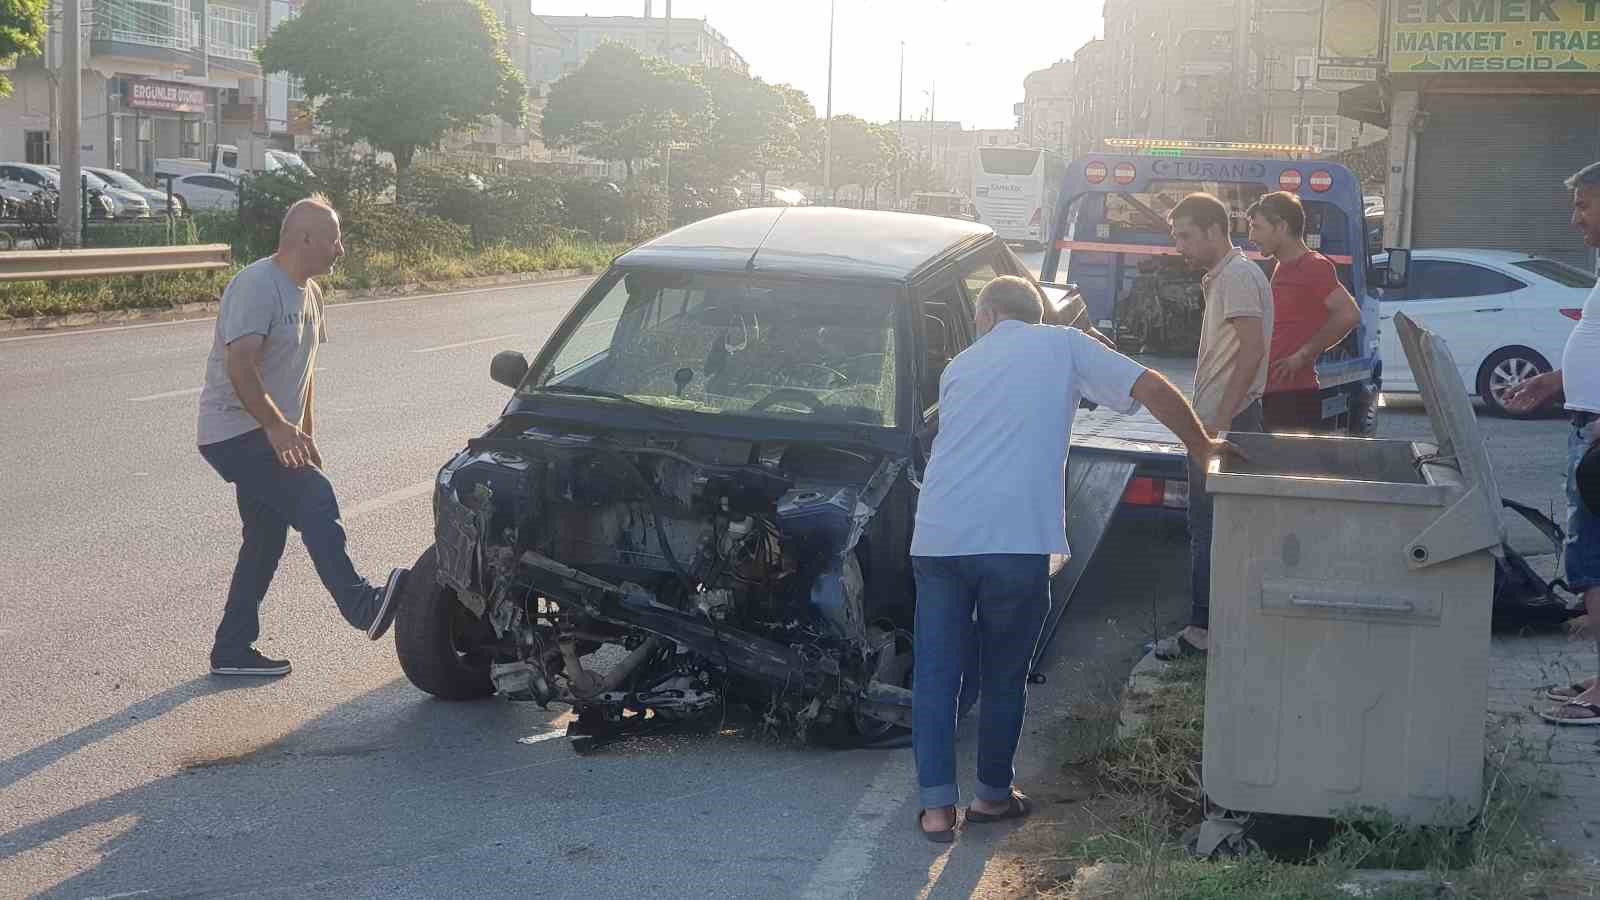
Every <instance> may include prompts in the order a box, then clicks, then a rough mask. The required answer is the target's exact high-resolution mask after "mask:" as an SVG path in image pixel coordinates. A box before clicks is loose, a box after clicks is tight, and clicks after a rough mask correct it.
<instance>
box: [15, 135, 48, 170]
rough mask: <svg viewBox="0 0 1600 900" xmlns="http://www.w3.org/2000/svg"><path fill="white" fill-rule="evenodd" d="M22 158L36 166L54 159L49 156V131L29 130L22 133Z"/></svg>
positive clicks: (46, 163)
mask: <svg viewBox="0 0 1600 900" xmlns="http://www.w3.org/2000/svg"><path fill="white" fill-rule="evenodd" d="M22 145H23V151H22V152H23V160H24V161H25V162H28V163H32V164H33V165H36V166H48V165H50V164H51V163H53V162H55V160H53V159H51V158H50V155H51V151H52V150H54V149H55V148H53V147H51V146H50V132H48V131H29V132H25V133H24V134H23V138H22Z"/></svg>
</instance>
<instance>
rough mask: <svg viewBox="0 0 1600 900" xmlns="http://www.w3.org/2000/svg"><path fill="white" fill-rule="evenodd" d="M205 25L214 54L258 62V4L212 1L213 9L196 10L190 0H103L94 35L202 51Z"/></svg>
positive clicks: (208, 49)
mask: <svg viewBox="0 0 1600 900" xmlns="http://www.w3.org/2000/svg"><path fill="white" fill-rule="evenodd" d="M202 29H206V35H207V37H208V38H209V41H207V42H205V47H204V50H205V52H206V53H207V54H208V55H210V56H215V57H219V58H222V59H237V60H244V61H249V62H253V61H254V60H255V49H256V44H257V41H258V39H259V29H258V16H257V13H256V11H255V10H251V9H242V8H238V7H231V6H221V5H219V4H216V3H212V4H210V7H209V14H208V15H205V16H202V14H201V13H200V12H198V11H195V10H191V9H190V6H189V0H98V2H97V3H96V4H95V9H94V30H93V32H92V37H93V38H94V39H95V40H102V41H115V42H117V43H122V44H136V45H138V46H141V47H159V48H161V49H164V50H176V51H179V52H182V53H199V52H200V51H201V49H202V42H201V40H200V36H201V34H202Z"/></svg>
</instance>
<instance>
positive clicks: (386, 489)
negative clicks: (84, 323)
mask: <svg viewBox="0 0 1600 900" xmlns="http://www.w3.org/2000/svg"><path fill="white" fill-rule="evenodd" d="M582 287H583V284H582V283H567V284H558V285H550V286H540V287H532V288H519V289H502V290H489V291H480V292H475V293H467V294H460V295H455V296H446V297H433V298H418V299H405V300H396V301H387V302H376V303H364V304H346V305H338V306H332V307H330V308H329V312H328V319H329V338H330V342H329V343H328V344H327V345H325V346H324V348H323V350H322V352H321V355H320V357H319V365H320V372H319V376H318V378H319V381H318V410H319V416H318V419H319V425H318V439H319V444H320V446H321V448H322V451H323V455H324V459H325V461H326V465H327V469H328V472H329V475H330V477H331V479H332V480H333V482H334V484H335V487H336V489H337V490H338V492H339V496H340V499H341V503H342V506H343V510H344V518H345V522H346V527H347V528H348V530H349V533H350V539H351V549H352V555H353V556H354V557H355V559H356V562H357V564H358V566H360V567H361V568H362V569H363V570H364V571H366V572H367V573H369V577H374V578H376V577H381V575H382V573H383V572H385V571H386V570H387V568H388V567H389V566H391V565H393V564H396V563H409V562H410V561H411V560H413V559H414V558H415V557H416V556H417V554H418V553H419V552H420V551H421V550H422V549H423V548H424V547H425V546H426V544H427V542H428V540H429V534H430V523H429V505H428V499H427V496H426V486H427V484H428V482H429V480H430V479H431V478H432V476H433V474H434V473H435V472H436V470H437V469H438V467H439V466H440V465H441V464H442V463H443V462H444V461H445V460H446V459H447V458H448V457H449V456H450V455H451V453H453V452H454V451H455V450H456V449H457V448H459V447H460V446H461V444H462V443H463V441H464V440H465V439H466V438H467V437H468V436H471V435H473V434H476V433H478V432H479V431H481V430H482V428H483V427H484V426H485V425H487V424H488V423H489V422H490V421H491V420H492V419H493V418H494V416H495V415H496V414H497V413H498V411H499V409H500V408H501V406H502V404H503V403H504V401H505V399H506V391H505V389H504V388H501V387H500V386H498V385H496V384H494V383H493V382H491V381H490V380H489V378H488V363H489V359H490V357H491V356H492V355H493V353H494V352H495V351H496V350H499V349H502V348H507V347H511V348H525V349H527V350H529V351H531V350H533V349H535V348H536V347H537V346H538V344H539V342H540V341H541V340H542V339H543V337H544V336H545V335H546V334H547V333H548V332H549V330H550V329H551V328H552V327H553V326H554V325H555V323H556V322H557V320H558V318H559V316H560V315H561V314H562V313H563V312H564V311H565V310H566V309H567V308H568V307H569V306H570V305H571V304H572V302H573V301H574V300H575V299H576V298H577V296H578V295H579V293H580V291H581V289H582ZM212 328H213V324H212V323H211V321H209V320H205V321H195V322H188V323H178V324H162V325H157V326H153V327H135V328H123V329H114V330H102V331H89V332H78V333H65V334H54V335H47V336H37V337H26V338H22V339H6V340H3V341H0V422H4V423H5V428H4V429H3V431H0V465H3V467H4V471H6V472H9V473H13V475H12V477H9V478H7V479H5V480H4V481H3V482H0V509H3V510H5V515H4V516H0V547H3V548H4V550H3V551H0V608H3V611H4V614H3V616H0V659H4V660H5V663H4V676H3V678H0V896H39V895H42V896H61V897H106V896H149V897H176V896H267V897H304V896H337V897H365V896H372V897H378V896H382V897H397V896H417V897H437V896H443V895H449V894H456V895H466V896H512V895H519V896H526V895H530V894H531V895H536V896H593V897H622V896H629V897H631V896H639V895H641V894H652V895H656V896H670V897H678V896H695V897H701V896H714V897H740V898H746V897H768V896H812V897H835V896H912V895H922V896H952V897H954V896H960V897H966V896H974V895H988V894H989V893H990V892H991V889H994V890H999V888H998V887H994V886H993V884H992V883H994V877H995V873H996V872H997V871H998V870H999V869H1001V868H1003V866H1000V865H998V864H997V863H996V860H997V859H1000V858H1002V857H1003V855H1004V854H1003V850H1002V845H1003V835H1004V832H1003V831H1001V832H996V833H994V834H993V836H992V837H991V836H990V835H984V834H980V833H977V832H975V833H974V834H973V836H971V837H969V838H967V839H964V840H963V842H962V844H961V845H960V846H959V847H958V848H957V849H956V850H955V851H952V852H949V853H945V854H941V853H939V852H938V850H937V849H934V848H932V847H931V846H930V845H928V844H926V843H925V842H923V841H922V840H921V839H920V838H919V837H918V836H917V835H916V834H915V833H914V832H913V830H912V823H913V816H914V813H915V809H916V807H915V805H914V801H913V799H912V796H913V794H912V786H913V783H914V779H913V774H912V772H913V770H912V764H911V759H910V753H909V751H908V750H904V749H900V750H862V751H854V752H848V753H839V752H822V751H818V750H811V749H806V748H804V747H800V746H796V745H794V744H793V743H791V742H786V741H782V740H776V739H772V738H769V737H764V736H760V735H752V734H746V733H740V732H735V733H728V734H719V735H707V736H699V737H694V736H680V737H662V738H652V739H641V740H637V741H634V742H631V743H628V744H625V745H621V746H617V747H613V748H610V749H607V750H605V751H603V752H601V753H598V754H595V755H593V756H589V757H578V756H577V755H576V754H574V753H573V752H572V750H571V749H570V747H569V746H567V742H566V741H565V740H564V739H563V738H562V737H561V734H562V729H563V728H564V724H565V719H564V718H563V717H562V715H561V713H560V712H558V711H556V710H552V711H550V712H545V711H541V710H539V709H538V708H537V707H533V706H528V705H519V704H510V703H507V702H504V701H500V700H490V701H485V702H481V703H472V704H449V703H443V702H439V701H435V700H433V699H431V698H428V697H426V696H425V695H423V694H422V693H420V692H418V691H417V690H415V689H414V688H412V687H411V686H410V684H409V683H408V682H406V681H405V679H404V677H403V676H402V674H401V672H400V670H399V666H398V663H397V662H396V660H395V656H394V646H393V642H392V638H386V639H385V640H383V641H381V642H379V643H369V642H368V641H366V639H365V637H364V636H363V635H360V634H359V633H357V632H355V631H354V630H352V629H349V628H348V627H346V626H345V625H344V624H343V622H342V620H340V619H339V618H338V615H337V613H336V611H335V610H334V608H333V606H332V603H331V601H330V600H329V599H328V598H327V596H326V595H325V594H324V592H323V591H322V588H321V587H320V585H319V584H318V582H317V580H316V577H315V575H314V573H313V571H312V568H311V566H310V563H309V560H308V559H307V557H306V555H305V552H304V550H303V548H301V547H300V545H299V544H298V543H297V541H295V540H294V539H293V538H291V541H290V546H289V550H288V552H287V553H286V554H285V557H284V560H283V564H282V566H281V567H280V569H279V574H278V576H277V578H276V580H275V581H274V583H273V587H272V590H271V593H270V595H269V598H268V602H267V606H266V609H265V612H264V622H265V637H264V640H263V641H262V643H261V646H262V648H263V649H264V650H265V651H266V652H267V653H269V654H271V655H274V656H282V657H288V658H289V659H291V660H292V661H293V663H294V666H295V670H294V673H293V674H292V675H290V676H289V677H287V678H284V679H281V680H253V679H233V680H228V679H216V678H212V677H211V676H209V675H208V674H207V673H206V667H207V660H206V652H207V650H208V648H209V646H210V640H211V635H212V631H213V629H214V628H215V625H216V621H217V617H218V615H219V613H220V609H221V603H222V598H223V594H224V592H225V590H226V585H227V581H228V577H229V574H230V572H231V570H232V564H233V557H234V554H235V553H236V552H237V541H238V520H237V514H236V512H235V510H234V508H233V498H232V493H231V491H230V490H229V488H228V487H227V486H225V485H224V484H223V483H222V482H221V481H220V479H218V478H217V476H216V475H215V474H214V473H213V472H212V471H211V470H210V469H209V468H208V467H207V466H206V465H205V463H204V462H203V460H201V458H200V457H199V455H198V454H197V453H196V451H195V448H194V444H195V436H194V428H195V422H194V420H195V402H196V398H197V394H198V385H199V381H200V378H201V372H202V364H203V360H204V357H205V354H206V352H207V350H208V348H209V346H210V341H211V334H212ZM1124 543H1126V544H1127V546H1128V550H1127V553H1126V554H1125V555H1124V556H1123V557H1119V558H1118V559H1117V560H1116V561H1115V562H1114V563H1108V564H1107V565H1106V566H1104V567H1101V571H1100V573H1099V574H1092V575H1091V579H1096V578H1098V579H1100V581H1099V582H1098V583H1099V584H1100V587H1094V586H1091V587H1090V588H1088V589H1087V590H1086V592H1085V593H1086V594H1087V593H1093V594H1095V595H1096V596H1097V597H1099V598H1101V601H1100V603H1099V604H1096V603H1083V604H1081V605H1078V606H1075V607H1074V613H1072V614H1069V616H1068V618H1067V621H1066V623H1065V624H1064V626H1063V632H1064V635H1065V636H1064V637H1063V639H1062V644H1061V645H1060V647H1061V649H1062V651H1063V655H1064V661H1063V662H1062V663H1060V664H1058V666H1057V668H1058V670H1060V671H1063V672H1071V673H1075V675H1076V676H1077V677H1073V678H1066V677H1058V678H1054V679H1052V681H1051V682H1050V683H1049V684H1047V685H1045V686H1042V687H1038V688H1035V689H1034V693H1033V695H1032V697H1033V699H1032V703H1033V705H1034V708H1035V710H1036V713H1035V716H1034V719H1033V720H1032V725H1031V727H1032V728H1033V729H1034V730H1035V731H1037V732H1039V733H1040V734H1045V733H1047V732H1049V733H1051V734H1054V735H1056V736H1059V733H1060V731H1061V729H1063V728H1065V727H1067V725H1066V723H1067V722H1068V716H1067V714H1066V713H1065V712H1063V711H1062V710H1063V709H1064V708H1065V706H1066V705H1067V704H1070V703H1071V702H1075V698H1079V697H1082V696H1084V694H1085V692H1094V693H1097V694H1099V695H1104V694H1106V692H1109V691H1111V690H1113V689H1114V687H1115V685H1116V684H1118V683H1120V680H1121V678H1122V676H1123V674H1124V673H1125V672H1126V670H1127V668H1128V666H1130V665H1131V664H1132V662H1133V661H1134V660H1135V659H1136V658H1137V657H1138V656H1139V655H1140V654H1141V653H1142V652H1143V651H1142V644H1143V642H1144V641H1145V640H1147V639H1149V638H1150V637H1151V636H1152V635H1153V634H1154V633H1155V632H1156V630H1158V626H1159V627H1163V628H1164V627H1166V622H1165V621H1164V620H1163V621H1161V622H1156V621H1155V616H1156V606H1157V605H1158V604H1155V598H1157V597H1160V598H1162V599H1163V603H1162V604H1159V605H1162V608H1163V609H1165V608H1168V607H1170V608H1172V609H1176V604H1177V603H1179V602H1180V601H1181V584H1182V578H1181V573H1178V572H1173V573H1171V574H1172V577H1171V578H1169V579H1167V580H1166V581H1165V582H1163V583H1162V584H1161V585H1160V586H1159V587H1160V589H1159V590H1157V586H1154V585H1153V586H1152V587H1151V588H1150V590H1149V591H1148V592H1147V594H1146V596H1147V597H1148V598H1150V599H1151V602H1150V603H1149V604H1145V603H1142V602H1141V603H1137V604H1133V605H1132V606H1130V607H1129V609H1128V610H1126V611H1125V612H1123V613H1118V612H1117V611H1116V610H1115V609H1109V608H1107V607H1106V606H1105V604H1112V605H1113V606H1115V605H1116V604H1117V603H1119V602H1120V598H1122V597H1123V596H1124V592H1123V591H1121V590H1119V589H1118V587H1119V585H1118V581H1117V578H1118V574H1117V573H1118V572H1119V571H1122V570H1124V567H1131V568H1134V569H1138V568H1149V567H1150V566H1151V563H1150V562H1148V561H1144V560H1141V559H1140V558H1139V556H1140V554H1152V555H1153V557H1152V558H1154V559H1160V558H1163V556H1165V558H1168V559H1171V558H1176V557H1175V556H1174V555H1173V553H1174V551H1176V549H1177V548H1176V547H1175V546H1169V547H1161V546H1159V545H1156V544H1151V543H1150V542H1149V541H1144V540H1139V541H1132V540H1130V541H1126V542H1124ZM1113 556H1117V554H1108V557H1107V558H1108V559H1111V558H1112V557H1113ZM1114 601H1115V602H1114ZM1080 610H1081V614H1082V616H1083V621H1079V620H1078V618H1077V613H1078V612H1079V611H1080ZM1119 615H1120V616H1123V620H1119V618H1118V616H1119ZM1165 618H1170V616H1166V617H1165ZM1131 623H1137V624H1131ZM1052 710H1054V711H1055V712H1052ZM1054 739H1055V738H1054V737H1041V738H1038V739H1032V738H1030V741H1031V743H1025V745H1024V748H1025V749H1024V756H1023V759H1022V760H1020V762H1019V783H1027V782H1028V780H1029V776H1030V774H1031V773H1037V772H1039V771H1040V770H1041V769H1042V768H1044V767H1048V766H1052V765H1053V764H1054V760H1055V759H1056V758H1057V757H1056V754H1055V753H1054V752H1053V748H1052V744H1051V741H1052V740H1054ZM963 747H964V752H965V753H967V754H968V759H967V760H966V766H967V768H966V769H964V771H966V772H968V773H970V771H971V770H970V765H971V759H970V753H971V751H972V746H971V735H970V734H968V735H966V737H965V739H964V740H963ZM986 879H988V880H987V881H986Z"/></svg>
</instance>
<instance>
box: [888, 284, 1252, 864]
mask: <svg viewBox="0 0 1600 900" xmlns="http://www.w3.org/2000/svg"><path fill="white" fill-rule="evenodd" d="M1042 318H1043V305H1042V301H1041V298H1040V296H1039V293H1038V291H1037V289H1035V288H1034V286H1033V285H1032V284H1031V283H1030V282H1028V281H1026V280H1025V279H1022V278H1018V277H1015V276H1004V277H1000V278H996V279H995V280H993V281H991V282H990V283H989V284H988V286H986V287H985V288H984V289H983V292H982V293H981V294H979V296H978V303H977V326H978V333H979V335H980V337H979V339H978V341H977V342H976V343H974V344H973V345H972V346H971V347H969V348H967V350H965V351H964V352H962V353H961V354H960V355H959V356H957V357H956V358H955V359H954V360H953V361H951V363H950V365H949V366H948V367H947V368H946V369H945V372H944V376H943V378H942V379H941V380H940V385H939V423H940V424H939V434H938V436H937V437H936V438H935V440H934V445H933V453H932V457H931V459H930V461H929V464H928V468H927V472H926V473H925V476H924V479H923V482H924V483H923V488H922V495H921V497H920V499H919V500H918V506H917V517H916V530H915V533H914V536H913V538H912V542H911V556H912V567H913V570H914V571H915V573H916V582H917V612H916V654H915V658H916V676H915V677H916V682H915V684H916V687H915V696H914V698H913V703H912V746H913V748H914V750H915V754H916V759H917V782H918V785H919V787H920V791H921V801H922V803H921V805H922V811H921V812H920V813H919V814H918V826H919V828H920V829H921V831H922V832H923V834H924V835H925V836H926V837H927V838H928V839H929V840H932V841H937V842H948V841H950V840H953V839H954V828H955V821H956V808H955V807H956V802H957V800H958V799H959V793H958V791H957V788H956V777H955V725H956V703H957V700H956V698H957V694H958V692H959V691H960V688H961V683H962V677H963V673H962V669H963V658H964V656H965V654H964V652H963V648H964V643H965V639H966V638H965V636H966V634H967V630H968V629H971V628H973V627H974V624H973V612H974V610H976V613H977V617H976V618H977V621H976V626H975V627H976V634H977V642H978V649H979V653H978V656H979V657H980V662H979V664H978V665H979V671H978V672H975V673H969V674H968V677H973V676H977V677H978V680H979V683H980V688H979V690H980V701H981V702H980V707H979V718H978V773H977V774H978V786H977V797H976V799H975V800H973V802H972V805H971V806H970V807H969V809H968V810H967V821H968V822H992V821H999V820H1002V819H1012V818H1019V817H1021V816H1023V815H1026V814H1027V812H1028V805H1027V802H1026V800H1027V798H1026V797H1025V796H1024V795H1023V794H1021V793H1020V792H1019V791H1017V790H1016V789H1015V788H1014V787H1013V786H1012V783H1011V781H1012V777H1013V775H1014V769H1013V766H1012V760H1013V757H1014V756H1015V754H1016V749H1017V741H1018V739H1019V738H1020V736H1021V734H1022V717H1023V708H1024V703H1025V699H1026V693H1027V676H1028V660H1029V656H1030V651H1031V650H1032V649H1033V646H1034V642H1035V641H1036V640H1037V639H1038V636H1039V631H1040V629H1041V628H1042V627H1043V625H1044V619H1045V614H1046V613H1047V612H1048V611H1049V608H1050V555H1051V554H1056V553H1060V554H1066V553H1068V552H1069V551H1068V547H1067V538H1066V496H1067V483H1066V462H1067V445H1068V442H1069V441H1070V440H1071V437H1072V418H1073V413H1074V411H1075V410H1076V409H1077V407H1078V402H1079V400H1080V399H1082V398H1088V399H1089V400H1092V401H1094V402H1095V403H1098V404H1100V405H1102V406H1106V407H1110V408H1112V409H1115V410H1119V411H1122V412H1133V411H1135V410H1137V409H1138V408H1139V406H1140V405H1143V406H1145V407H1147V408H1149V410H1150V412H1151V414H1152V415H1154V416H1155V417H1156V418H1157V419H1158V420H1160V421H1161V423H1162V424H1164V425H1166V426H1167V427H1168V428H1170V429H1172V431H1173V433H1175V434H1176V435H1177V436H1178V437H1179V439H1181V440H1182V441H1183V442H1184V444H1185V445H1186V446H1187V447H1188V448H1189V453H1190V454H1191V455H1192V456H1194V457H1195V458H1197V459H1202V460H1203V459H1208V458H1210V457H1211V456H1213V455H1214V454H1216V453H1218V452H1220V451H1222V450H1223V449H1226V448H1229V446H1230V445H1228V444H1227V443H1226V442H1225V441H1219V440H1217V439H1215V438H1214V437H1213V436H1212V434H1211V433H1210V432H1208V431H1207V430H1206V429H1205V427H1204V426H1202V425H1201V424H1200V420H1199V418H1197V417H1196V416H1195V412H1194V409H1193V408H1192V407H1190V406H1189V403H1188V401H1186V400H1185V399H1184V398H1183V394H1181V393H1180V392H1179V391H1178V389H1177V388H1175V387H1173V385H1172V383H1171V382H1169V381H1167V380H1166V379H1165V378H1163V377H1162V376H1161V375H1160V374H1159V373H1156V372H1154V371H1151V370H1149V369H1146V368H1145V367H1143V366H1141V365H1139V364H1138V363H1136V362H1134V361H1133V360H1131V359H1129V358H1128V357H1126V356H1123V355H1122V354H1120V353H1117V352H1116V351H1115V350H1112V349H1110V348H1108V347H1106V346H1105V345H1103V344H1101V343H1100V342H1099V341H1097V340H1095V339H1094V338H1092V337H1090V336H1089V335H1087V334H1085V333H1084V332H1082V331H1079V330H1078V329H1076V328H1062V327H1058V326H1053V325H1043V324H1040V322H1041V320H1042Z"/></svg>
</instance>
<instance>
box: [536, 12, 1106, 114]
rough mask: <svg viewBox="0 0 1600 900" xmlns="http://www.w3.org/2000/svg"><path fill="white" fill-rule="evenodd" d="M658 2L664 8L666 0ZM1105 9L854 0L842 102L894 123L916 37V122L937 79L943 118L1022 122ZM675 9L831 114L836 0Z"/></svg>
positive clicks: (843, 107) (842, 54) (844, 27)
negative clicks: (1033, 94)
mask: <svg viewBox="0 0 1600 900" xmlns="http://www.w3.org/2000/svg"><path fill="white" fill-rule="evenodd" d="M652 7H653V9H652V12H653V14H654V15H655V16H657V17H660V16H662V15H664V14H665V11H666V0H653V3H652ZM1101 7H1102V4H1101V3H1100V2H1098V0H844V2H842V3H839V4H838V9H837V18H836V19H835V25H834V47H833V111H834V113H835V114H840V113H851V114H854V115H857V116H861V117H862V118H864V119H868V120H871V121H892V120H893V119H894V118H895V111H896V105H895V104H896V89H897V81H898V78H899V64H900V56H899V54H900V42H901V41H905V44H906V80H905V117H906V119H908V120H914V119H917V118H920V117H921V116H922V115H924V114H925V113H926V111H927V108H928V101H929V92H932V91H933V90H934V89H935V88H937V95H938V99H937V107H936V109H935V110H934V112H935V114H936V115H937V116H938V118H940V119H943V120H958V121H960V122H962V123H963V124H965V125H966V126H967V127H968V128H1010V127H1012V126H1014V125H1015V124H1016V118H1015V116H1013V115H1012V113H1011V105H1012V104H1013V103H1017V102H1020V101H1021V100H1022V79H1023V77H1025V76H1026V75H1027V74H1028V73H1029V72H1031V71H1033V70H1035V69H1042V68H1045V67H1046V66H1048V65H1050V64H1051V63H1053V62H1056V61H1057V60H1060V59H1063V58H1067V57H1070V56H1071V55H1072V54H1073V53H1074V52H1075V51H1076V50H1077V49H1078V48H1079V47H1080V46H1082V45H1083V42H1084V41H1087V40H1089V39H1091V38H1094V37H1098V36H1099V34H1100V26H1101V19H1100V11H1101ZM533 11H534V13H536V14H541V15H555V16H576V15H583V14H585V13H587V14H589V15H592V16H639V15H643V14H644V0H533ZM672 16H673V18H674V19H680V18H693V19H699V18H702V17H704V18H706V19H708V20H709V21H710V23H711V27H713V28H715V29H717V30H718V31H720V32H722V33H723V35H725V36H726V37H727V39H728V42H729V43H730V44H732V45H733V47H734V49H735V50H738V51H739V53H741V54H743V56H744V58H745V59H746V60H748V61H749V63H750V71H751V74H754V75H758V76H760V77H761V78H763V79H766V80H767V81H772V82H779V83H783V82H787V83H789V84H792V85H794V86H795V87H798V88H800V89H801V90H803V91H805V92H806V93H807V94H809V95H810V96H811V100H812V102H813V103H815V104H816V107H817V114H818V115H822V114H823V112H824V107H825V103H826V96H827V86H828V0H787V2H778V0H676V2H674V3H673V4H672Z"/></svg>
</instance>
